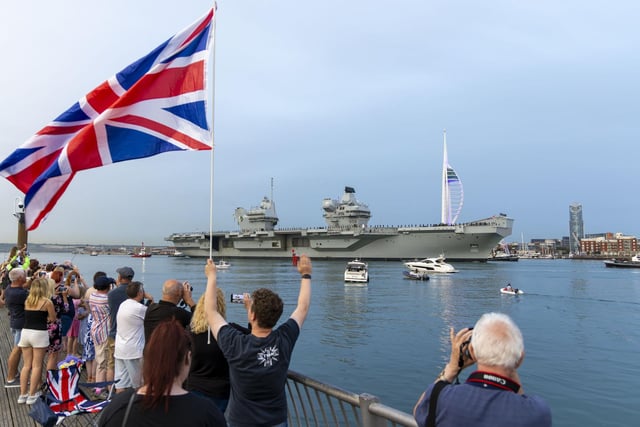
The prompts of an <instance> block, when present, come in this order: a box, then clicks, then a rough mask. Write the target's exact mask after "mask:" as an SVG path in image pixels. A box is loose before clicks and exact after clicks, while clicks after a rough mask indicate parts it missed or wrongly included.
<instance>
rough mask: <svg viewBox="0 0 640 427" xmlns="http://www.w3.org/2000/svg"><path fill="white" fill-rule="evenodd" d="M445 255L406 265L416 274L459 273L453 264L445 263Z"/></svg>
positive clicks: (410, 262)
mask: <svg viewBox="0 0 640 427" xmlns="http://www.w3.org/2000/svg"><path fill="white" fill-rule="evenodd" d="M444 260H445V258H444V255H440V256H438V257H435V258H424V259H421V260H416V261H408V262H405V263H404V265H405V266H406V267H407V268H408V269H409V271H410V272H411V271H413V272H415V273H428V274H432V273H457V272H458V270H456V269H455V268H453V266H452V265H451V264H447V263H446V262H444Z"/></svg>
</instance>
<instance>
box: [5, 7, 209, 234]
mask: <svg viewBox="0 0 640 427" xmlns="http://www.w3.org/2000/svg"><path fill="white" fill-rule="evenodd" d="M213 18H214V11H213V9H212V10H210V11H209V12H208V13H207V14H206V15H205V16H203V17H202V18H200V19H199V20H198V21H196V22H195V23H193V24H192V25H190V26H189V27H187V28H185V29H184V30H183V31H181V32H180V33H178V34H176V35H175V36H173V37H171V38H170V39H169V40H167V41H166V42H165V43H163V44H161V45H160V46H158V47H157V48H156V49H154V50H153V51H152V52H151V53H149V54H148V55H147V56H145V57H143V58H140V59H139V60H137V61H136V62H134V63H133V64H131V65H129V66H128V67H126V68H125V69H123V70H122V71H120V72H119V73H118V74H116V75H115V76H113V77H111V78H110V79H108V80H107V81H105V82H103V83H102V84H101V85H100V86H98V87H97V88H95V89H94V90H93V91H91V92H89V93H88V94H87V95H85V96H84V97H83V98H82V99H80V100H79V101H78V102H76V103H75V104H74V105H73V106H71V108H69V109H68V110H66V111H65V112H64V113H62V114H61V115H60V116H58V117H57V118H56V119H55V120H54V121H53V122H51V123H49V124H48V125H47V126H45V127H44V128H43V129H41V130H40V131H39V132H38V133H36V134H35V135H34V136H32V137H31V138H30V139H29V140H27V142H25V143H24V144H23V145H21V146H20V147H19V148H17V149H16V150H15V151H14V152H13V153H11V154H10V155H9V156H8V157H7V158H6V159H5V160H4V161H2V163H0V175H2V176H4V177H5V178H7V179H8V180H9V181H11V182H12V183H13V184H14V185H15V186H16V187H17V188H18V189H19V190H20V191H22V192H23V193H25V223H26V226H27V229H28V230H33V229H35V228H36V227H38V225H39V224H40V222H41V221H42V220H43V219H45V218H46V216H47V214H48V213H49V212H50V211H51V210H52V209H53V207H54V206H55V205H56V203H57V202H58V200H59V199H60V197H61V196H62V194H63V193H64V191H65V189H66V188H67V186H68V185H69V184H70V183H71V180H72V179H73V177H74V175H75V173H76V172H78V171H81V170H84V169H91V168H97V167H101V166H105V165H108V164H110V163H116V162H122V161H125V160H133V159H140V158H144V157H150V156H154V155H156V154H160V153H163V152H166V151H177V150H210V149H211V133H210V130H209V126H208V124H207V114H206V106H205V102H206V97H207V81H206V80H207V79H206V74H207V63H208V59H209V45H210V40H211V39H212V38H213Z"/></svg>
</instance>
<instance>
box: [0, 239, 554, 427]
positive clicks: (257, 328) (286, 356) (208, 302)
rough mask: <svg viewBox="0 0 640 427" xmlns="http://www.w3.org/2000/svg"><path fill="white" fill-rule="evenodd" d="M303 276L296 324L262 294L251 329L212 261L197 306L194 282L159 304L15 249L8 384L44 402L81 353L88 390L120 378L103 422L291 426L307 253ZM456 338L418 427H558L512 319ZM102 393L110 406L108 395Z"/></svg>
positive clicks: (275, 299) (171, 289)
mask: <svg viewBox="0 0 640 427" xmlns="http://www.w3.org/2000/svg"><path fill="white" fill-rule="evenodd" d="M296 268H297V270H298V273H299V274H300V290H299V295H298V301H297V305H296V307H295V309H294V311H293V312H292V313H291V315H290V316H289V318H288V319H287V320H286V321H284V322H283V323H281V324H280V325H279V326H278V322H279V320H280V317H281V316H282V314H283V308H284V304H283V301H282V299H281V298H280V297H279V295H278V294H277V293H275V292H273V291H272V290H270V289H267V288H261V289H257V290H255V291H254V292H253V293H251V294H244V295H243V303H244V306H245V308H246V311H247V327H244V326H242V325H239V324H236V323H228V322H227V320H226V305H225V298H224V293H223V291H222V290H221V289H220V288H218V286H217V271H216V266H215V263H214V262H213V261H212V260H207V262H206V264H205V266H204V276H205V278H206V281H207V286H206V290H205V292H204V294H203V295H202V296H201V297H200V299H199V300H198V301H197V302H196V301H194V300H193V296H192V287H191V285H190V284H189V283H188V282H179V281H177V280H175V279H170V280H167V281H166V282H165V283H164V284H163V286H162V295H161V297H160V299H159V300H158V302H154V300H153V296H152V295H150V294H148V293H147V292H146V291H145V288H144V284H143V283H142V282H139V281H134V280H133V279H134V276H135V272H134V271H133V269H132V268H131V267H128V266H124V267H121V268H118V269H117V270H116V278H112V277H109V276H108V275H107V273H105V272H102V271H98V272H95V273H94V274H93V277H92V279H91V280H90V281H89V280H85V277H84V276H83V275H82V274H81V273H80V270H79V269H78V267H77V266H74V265H72V264H71V262H65V263H63V264H61V265H56V264H46V265H42V266H41V265H40V264H39V262H38V261H37V260H33V259H29V255H28V252H27V251H26V247H24V248H21V249H18V248H15V250H13V251H12V253H11V254H10V256H9V258H8V259H7V261H6V262H5V263H4V264H3V265H2V267H1V273H0V274H1V276H0V278H1V280H2V294H1V295H0V304H1V305H4V306H6V307H7V308H8V312H9V316H10V327H11V332H12V334H13V337H14V347H13V349H12V351H11V354H10V355H9V358H8V360H7V362H6V363H7V370H6V372H7V379H6V384H5V387H20V394H19V397H18V403H20V404H24V403H26V404H33V403H34V402H35V401H36V400H37V399H38V398H39V397H40V391H39V390H40V389H41V387H40V386H41V384H42V368H43V365H46V368H47V369H57V368H58V366H59V364H60V363H61V361H62V360H63V359H64V358H65V356H69V355H72V356H76V357H78V358H79V359H81V360H82V363H83V364H84V369H86V374H87V381H88V382H89V383H113V382H115V391H116V394H115V396H114V397H113V398H112V400H111V402H110V403H109V404H108V405H107V406H106V407H105V409H104V410H103V412H102V415H101V417H100V421H99V425H100V426H121V425H127V424H129V425H154V426H158V425H177V424H179V423H180V422H181V420H183V417H184V416H185V414H189V425H202V426H227V425H228V426H231V427H243V426H269V427H286V426H287V398H286V392H285V388H286V381H287V372H288V369H289V364H290V361H291V356H292V352H293V349H294V346H295V343H296V341H297V339H298V337H299V334H300V330H301V328H302V326H303V324H304V322H305V319H306V317H307V314H308V312H309V307H310V303H311V273H312V266H311V260H310V259H309V257H307V256H305V255H302V256H300V257H299V258H298V260H297V263H296ZM450 338H451V349H452V350H451V355H450V361H449V363H448V364H447V365H446V366H445V368H444V369H443V371H442V372H441V373H440V375H439V376H438V378H437V379H436V381H435V383H434V384H432V385H431V386H429V387H428V388H427V390H426V391H425V392H424V393H423V394H422V396H420V398H419V400H418V402H417V403H416V405H415V408H414V417H415V419H416V422H417V424H418V425H419V426H435V425H436V424H437V425H439V426H447V425H474V426H484V425H493V426H499V425H511V426H534V425H535V426H546V425H551V412H550V409H549V407H548V405H547V404H546V403H545V402H544V400H542V399H541V398H539V397H536V396H528V395H525V394H524V392H523V388H522V386H521V382H520V378H519V376H518V373H517V369H518V367H519V366H520V365H521V364H522V361H523V359H524V344H523V339H522V335H521V333H520V330H519V329H518V327H517V326H516V325H515V323H514V322H513V321H512V320H511V319H510V318H509V317H508V316H506V315H504V314H499V313H489V314H485V315H483V316H482V317H481V318H480V320H478V322H477V323H476V325H475V326H474V328H466V329H463V330H461V331H458V332H457V333H456V332H455V331H454V330H453V329H451V331H450ZM20 359H22V369H21V370H20V371H19V370H18V368H19V365H20ZM45 360H46V361H45ZM474 364H477V370H476V371H475V372H473V373H472V374H471V375H469V378H468V379H467V381H466V382H464V383H463V384H459V383H458V376H459V375H460V373H461V371H462V370H463V369H465V368H466V367H468V366H471V365H474ZM454 381H455V383H456V384H453V383H454ZM92 392H93V394H94V396H93V397H94V398H96V399H105V398H107V392H106V390H104V389H102V388H94V389H93V390H92ZM496 413H500V414H501V415H500V417H499V419H496V417H495V414H496Z"/></svg>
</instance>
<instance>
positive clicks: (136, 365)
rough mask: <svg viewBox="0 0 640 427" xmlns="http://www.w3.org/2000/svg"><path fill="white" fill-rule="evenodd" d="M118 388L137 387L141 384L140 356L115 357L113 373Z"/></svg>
mask: <svg viewBox="0 0 640 427" xmlns="http://www.w3.org/2000/svg"><path fill="white" fill-rule="evenodd" d="M114 379H115V380H120V381H118V382H117V383H116V388H117V389H118V390H121V389H124V388H134V389H137V388H138V387H140V386H141V385H142V358H140V359H118V358H117V357H116V370H115V375H114Z"/></svg>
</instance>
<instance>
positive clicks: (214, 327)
mask: <svg viewBox="0 0 640 427" xmlns="http://www.w3.org/2000/svg"><path fill="white" fill-rule="evenodd" d="M204 274H205V275H206V276H207V289H206V290H205V291H204V313H205V316H206V317H207V323H208V324H209V327H210V328H211V332H212V333H213V336H214V338H216V339H218V331H219V330H220V328H221V327H223V326H224V325H226V324H227V321H226V320H224V317H222V316H221V315H220V313H219V312H218V298H217V295H216V287H217V273H216V265H215V264H214V263H213V260H212V259H211V258H209V259H208V260H207V265H206V266H205V267H204Z"/></svg>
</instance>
